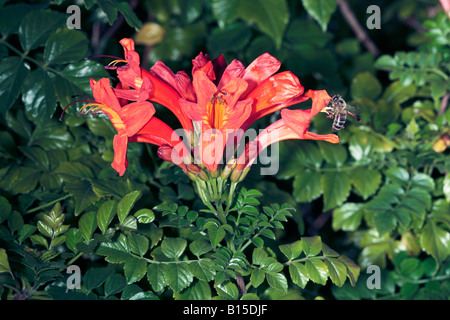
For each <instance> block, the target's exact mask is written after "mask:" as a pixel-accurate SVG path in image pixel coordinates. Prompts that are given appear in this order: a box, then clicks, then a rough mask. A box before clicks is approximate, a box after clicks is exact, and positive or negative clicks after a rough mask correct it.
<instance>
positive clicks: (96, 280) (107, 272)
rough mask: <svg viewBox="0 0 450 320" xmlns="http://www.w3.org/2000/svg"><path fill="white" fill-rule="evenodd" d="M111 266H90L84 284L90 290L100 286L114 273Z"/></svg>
mask: <svg viewBox="0 0 450 320" xmlns="http://www.w3.org/2000/svg"><path fill="white" fill-rule="evenodd" d="M113 272H114V271H113V270H112V269H110V268H89V269H88V270H87V271H86V274H85V275H84V277H83V284H84V286H85V287H86V289H87V290H88V291H91V290H93V289H95V288H98V287H100V286H101V285H102V284H103V282H105V281H106V279H108V278H109V277H110V276H111V275H112V274H113Z"/></svg>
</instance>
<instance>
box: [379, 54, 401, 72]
mask: <svg viewBox="0 0 450 320" xmlns="http://www.w3.org/2000/svg"><path fill="white" fill-rule="evenodd" d="M396 66H397V61H396V60H395V59H394V57H392V56H390V55H382V56H381V57H379V58H378V59H377V61H375V65H374V67H375V68H377V69H381V70H385V71H391V70H392V69H394V68H395V67H396Z"/></svg>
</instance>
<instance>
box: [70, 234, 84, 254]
mask: <svg viewBox="0 0 450 320" xmlns="http://www.w3.org/2000/svg"><path fill="white" fill-rule="evenodd" d="M82 241H83V236H82V235H81V233H80V230H79V229H77V228H70V229H69V230H68V231H67V232H66V245H67V247H68V248H69V249H70V250H72V251H73V252H74V253H78V248H77V244H78V243H80V242H82Z"/></svg>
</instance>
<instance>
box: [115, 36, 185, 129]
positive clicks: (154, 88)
mask: <svg viewBox="0 0 450 320" xmlns="http://www.w3.org/2000/svg"><path fill="white" fill-rule="evenodd" d="M120 44H122V46H123V49H124V55H125V60H120V59H119V60H115V61H113V62H112V64H117V63H118V62H125V63H126V65H124V66H120V67H115V66H114V68H116V69H117V76H118V78H119V80H120V82H121V84H122V86H123V88H124V89H130V88H132V89H134V90H116V94H117V96H118V97H120V98H124V99H128V100H136V97H137V96H139V94H137V93H136V90H137V91H138V92H140V96H141V97H142V95H143V94H147V95H148V97H144V98H145V99H148V100H150V101H153V102H156V103H159V104H161V105H163V106H165V107H167V108H168V109H169V110H170V111H172V112H173V113H174V115H175V116H176V117H177V118H178V120H179V121H180V123H181V125H182V127H183V128H184V129H186V130H187V131H190V130H192V122H191V121H190V119H189V118H187V117H186V116H185V115H184V113H183V112H182V111H181V109H180V104H179V99H180V97H182V96H181V95H180V94H179V91H177V90H176V89H175V88H174V87H173V86H172V85H171V84H170V83H167V82H166V81H165V79H164V78H161V77H159V76H158V74H157V73H155V72H150V71H147V70H145V69H144V68H141V67H140V59H139V54H138V53H137V52H136V51H135V47H134V41H133V40H132V39H128V38H125V39H122V40H121V41H120ZM110 68H111V67H110ZM155 69H157V68H155ZM153 71H155V70H153ZM180 77H182V76H180ZM166 79H167V78H166ZM180 81H185V79H182V80H180ZM180 86H181V87H182V85H180Z"/></svg>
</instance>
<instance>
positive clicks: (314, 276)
mask: <svg viewBox="0 0 450 320" xmlns="http://www.w3.org/2000/svg"><path fill="white" fill-rule="evenodd" d="M305 268H306V272H307V273H308V277H309V279H310V280H311V281H312V282H315V283H318V284H321V285H325V283H326V282H327V278H328V268H327V266H326V264H325V263H324V262H323V261H322V260H318V259H311V260H306V262H305Z"/></svg>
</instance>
